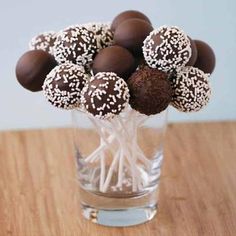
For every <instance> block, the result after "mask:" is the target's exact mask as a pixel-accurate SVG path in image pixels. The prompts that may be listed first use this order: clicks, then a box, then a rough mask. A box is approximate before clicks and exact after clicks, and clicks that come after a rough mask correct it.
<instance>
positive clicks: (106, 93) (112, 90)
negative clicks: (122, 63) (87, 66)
mask: <svg viewBox="0 0 236 236" xmlns="http://www.w3.org/2000/svg"><path fill="white" fill-rule="evenodd" d="M81 102H82V104H83V106H84V108H85V109H86V110H87V111H88V112H89V113H91V114H92V115H94V116H95V117H97V118H99V119H111V118H113V117H114V116H115V115H118V114H119V113H120V112H122V111H123V110H124V109H125V107H126V106H127V104H128V102H129V89H128V86H127V84H126V82H125V81H124V80H123V79H122V78H120V77H118V76H117V75H116V74H115V73H112V72H100V73H97V74H96V75H95V76H94V77H92V78H91V80H90V81H89V82H88V83H87V84H86V86H85V87H84V89H83V91H82V96H81Z"/></svg>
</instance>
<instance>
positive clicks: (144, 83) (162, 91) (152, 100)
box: [127, 66, 172, 115]
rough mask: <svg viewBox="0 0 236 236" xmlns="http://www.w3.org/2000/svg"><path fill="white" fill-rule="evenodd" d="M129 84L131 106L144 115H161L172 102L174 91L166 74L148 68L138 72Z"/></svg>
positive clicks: (129, 80)
mask: <svg viewBox="0 0 236 236" xmlns="http://www.w3.org/2000/svg"><path fill="white" fill-rule="evenodd" d="M127 83H128V87H129V90H130V105H131V107H132V108H133V109H135V110H137V111H139V112H140V113H142V114H145V115H154V114H157V113H160V112H161V111H163V110H165V109H166V108H167V106H168V105H169V103H170V102H171V97H172V89H171V84H170V81H169V80H168V74H167V73H165V72H162V71H159V70H157V69H152V68H149V67H147V66H146V67H143V68H141V69H140V70H137V71H136V72H135V73H134V74H133V75H132V76H131V77H130V78H129V79H128V81H127Z"/></svg>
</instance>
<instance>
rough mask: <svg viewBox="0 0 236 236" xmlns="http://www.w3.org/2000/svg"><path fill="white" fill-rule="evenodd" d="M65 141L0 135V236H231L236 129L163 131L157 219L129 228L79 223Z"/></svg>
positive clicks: (67, 135)
mask: <svg viewBox="0 0 236 236" xmlns="http://www.w3.org/2000/svg"><path fill="white" fill-rule="evenodd" d="M71 135H72V134H71V130H69V129H48V130H33V131H20V132H1V133H0V168H1V169H0V236H5V235H14V236H54V235H55V236H74V235H76V236H77V235H82V236H87V235H88V236H97V235H99V236H100V235H102V236H106V235H109V236H113V235H114V236H119V235H125V236H131V235H134V236H139V235H140V236H144V235H145V236H159V235H161V236H169V235H170V236H172V235H173V236H185V235H186V236H192V235H199V236H203V235H207V236H214V235H219V236H231V235H232V236H234V235H236V123H234V122H230V123H201V124H170V125H169V127H168V131H167V137H166V144H165V161H164V167H163V172H162V179H161V186H160V210H159V213H158V215H157V217H155V219H154V220H152V221H151V222H149V223H146V224H143V225H140V226H136V227H129V228H106V227H103V226H98V225H95V224H92V223H90V222H88V221H86V220H85V219H83V218H82V217H81V215H80V209H79V196H78V188H77V182H76V181H75V176H76V171H75V163H74V158H73V143H72V138H71Z"/></svg>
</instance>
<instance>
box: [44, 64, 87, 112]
mask: <svg viewBox="0 0 236 236" xmlns="http://www.w3.org/2000/svg"><path fill="white" fill-rule="evenodd" d="M88 78H89V76H88V75H87V74H86V73H85V70H84V68H83V67H81V66H78V65H74V64H69V63H66V64H61V65H58V66H56V67H55V68H54V69H53V70H52V71H51V72H50V73H49V74H48V75H47V77H46V79H45V81H44V84H43V91H44V95H45V96H46V98H47V100H48V101H49V102H50V103H51V104H52V105H54V106H55V107H58V108H64V109H73V108H76V107H79V105H80V96H81V90H82V89H83V87H84V85H85V83H86V82H87V80H88Z"/></svg>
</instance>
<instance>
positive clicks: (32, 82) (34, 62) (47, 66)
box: [16, 50, 57, 92]
mask: <svg viewBox="0 0 236 236" xmlns="http://www.w3.org/2000/svg"><path fill="white" fill-rule="evenodd" d="M56 65H57V62H56V61H55V59H54V57H53V56H52V55H51V54H49V53H47V52H45V51H42V50H32V51H28V52H26V53H25V54H23V55H22V56H21V57H20V59H19V60H18V62H17V65H16V77H17V80H18V82H19V83H20V84H21V85H22V86H23V87H24V88H26V89H28V90H30V91H32V92H37V91H40V90H42V85H43V82H44V80H45V78H46V76H47V74H48V73H49V72H50V71H51V70H52V69H53V68H54V67H55V66H56Z"/></svg>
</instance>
